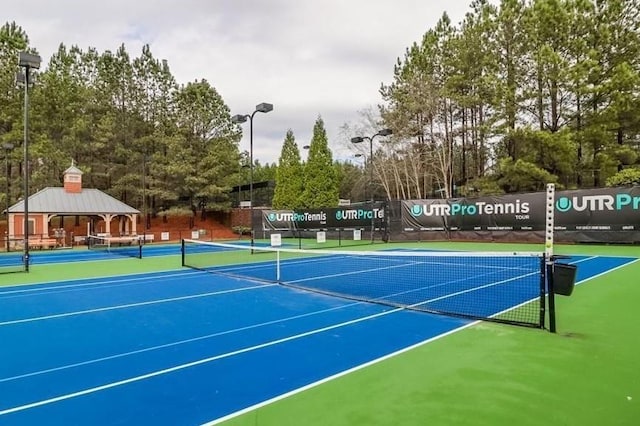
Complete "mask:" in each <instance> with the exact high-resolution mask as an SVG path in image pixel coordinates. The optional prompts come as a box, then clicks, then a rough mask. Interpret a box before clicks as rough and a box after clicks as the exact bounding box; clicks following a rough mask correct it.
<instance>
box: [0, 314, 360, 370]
mask: <svg viewBox="0 0 640 426" xmlns="http://www.w3.org/2000/svg"><path fill="white" fill-rule="evenodd" d="M363 303H364V302H355V303H348V304H346V305H341V306H335V307H333V308H327V309H321V310H319V311H313V312H307V313H304V314H299V315H293V316H289V317H285V318H279V319H276V320H271V321H266V322H263V323H259V324H252V325H248V326H245V327H239V328H235V329H232V330H225V331H220V332H217V333H211V334H206V335H204V336H198V337H192V338H190V339H184V340H179V341H176V342H171V343H166V344H164V345H157V346H151V347H148V348H144V349H138V350H135V351H130V352H123V353H119V354H116V355H110V356H105V357H101V358H95V359H90V360H88V361H82V362H77V363H74V364H67V365H62V366H60V367H54V368H48V369H46V370H39V371H33V372H30V373H24V374H20V375H18V376H10V377H5V378H0V383H3V382H10V381H13V380H18V379H24V378H27V377H33V376H38V375H42V374H47V373H53V372H56V371H62V370H67V369H70V368H75V367H81V366H85V365H90V364H96V363H99V362H103V361H109V360H112V359H118V358H123V357H127V356H130V355H137V354H141V353H145V352H152V351H156V350H159V349H166V348H170V347H173V346H179V345H183V344H187V343H193V342H197V341H201V340H207V339H212V338H214V337H220V336H224V335H228V334H233V333H239V332H243V331H247V330H251V329H256V328H260V327H266V326H270V325H274V324H279V323H283V322H287V321H292V320H298V319H301V318H306V317H310V316H314V315H320V314H325V313H327V312H332V311H337V310H340V309H345V308H349V307H352V306H356V305H361V304H363Z"/></svg>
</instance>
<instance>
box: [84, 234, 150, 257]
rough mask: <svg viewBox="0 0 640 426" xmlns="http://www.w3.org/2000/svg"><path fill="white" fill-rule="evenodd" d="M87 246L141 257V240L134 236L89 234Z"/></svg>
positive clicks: (107, 251)
mask: <svg viewBox="0 0 640 426" xmlns="http://www.w3.org/2000/svg"><path fill="white" fill-rule="evenodd" d="M87 246H88V247H89V250H94V251H101V252H106V253H112V254H117V255H121V256H127V257H135V258H138V259H142V242H141V240H140V238H138V237H136V236H127V237H102V236H97V235H90V236H89V237H88V238H87Z"/></svg>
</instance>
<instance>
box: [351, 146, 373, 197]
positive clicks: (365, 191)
mask: <svg viewBox="0 0 640 426" xmlns="http://www.w3.org/2000/svg"><path fill="white" fill-rule="evenodd" d="M354 157H356V158H362V159H363V160H364V162H363V163H362V167H363V169H364V168H365V167H367V156H366V154H362V153H358V154H356V155H354ZM368 187H369V185H365V189H364V198H365V199H366V198H367V188H368Z"/></svg>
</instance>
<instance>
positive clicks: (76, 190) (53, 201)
mask: <svg viewBox="0 0 640 426" xmlns="http://www.w3.org/2000/svg"><path fill="white" fill-rule="evenodd" d="M63 178H64V179H63V180H64V186H63V187H62V188H60V187H47V188H44V189H42V190H41V191H38V192H36V193H35V194H33V195H31V196H30V197H29V218H28V227H29V240H30V242H29V245H34V246H38V245H39V246H41V247H42V246H46V247H51V246H55V245H54V244H55V239H53V238H52V236H51V235H50V234H51V231H52V230H53V227H52V226H51V224H50V222H51V220H52V219H53V218H54V217H57V216H58V217H64V216H88V217H90V218H92V219H93V218H96V217H97V218H100V219H102V220H103V221H104V229H101V230H100V233H102V234H104V235H105V236H111V234H112V230H111V222H112V221H113V220H115V219H119V221H118V228H119V229H117V230H116V232H117V234H116V235H131V236H134V235H137V231H136V222H137V219H138V215H139V214H140V211H139V210H136V209H134V208H133V207H131V206H128V205H127V204H125V203H123V202H121V201H119V200H117V199H115V198H114V197H112V196H111V195H109V194H106V193H104V192H102V191H100V190H98V189H87V188H82V171H81V170H80V169H78V168H77V167H76V166H75V165H74V164H73V163H72V164H71V167H69V168H68V169H67V170H65V171H64V175H63ZM7 218H8V228H9V229H8V238H9V239H10V240H19V239H24V201H19V202H18V203H16V204H14V205H12V206H11V207H9V210H8V212H7ZM93 222H94V221H93V220H90V221H89V222H88V225H87V235H89V234H91V233H95V232H97V231H98V230H97V229H95V228H93ZM32 236H33V237H32ZM56 237H59V236H58V235H56ZM32 239H33V241H31V240H32Z"/></svg>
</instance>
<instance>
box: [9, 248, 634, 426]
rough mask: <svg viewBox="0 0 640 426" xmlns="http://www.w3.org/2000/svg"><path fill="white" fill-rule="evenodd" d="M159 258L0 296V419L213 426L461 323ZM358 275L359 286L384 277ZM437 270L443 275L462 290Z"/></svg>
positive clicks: (319, 264)
mask: <svg viewBox="0 0 640 426" xmlns="http://www.w3.org/2000/svg"><path fill="white" fill-rule="evenodd" d="M171 250H175V247H174V248H172V249H171ZM72 254H74V253H66V254H61V256H62V255H64V256H70V255H72ZM260 256H261V255H256V256H255V257H256V258H260ZM44 257H45V256H42V258H44ZM54 258H55V254H54V253H51V254H47V255H46V259H47V261H49V260H53V259H54ZM81 258H82V257H80V258H77V259H76V260H80V259H81ZM36 259H37V257H36ZM167 259H171V262H175V263H176V269H175V270H168V271H162V272H150V273H143V274H135V275H115V276H111V277H103V278H91V279H83V280H67V281H55V282H47V283H41V284H35V285H23V286H16V287H2V288H1V289H0V340H1V341H2V342H3V350H2V352H3V357H2V358H3V360H4V362H2V363H1V364H0V395H1V398H0V423H2V424H8V425H24V424H49V425H51V424H65V425H68V424H94V425H100V424H105V425H108V424H155V425H160V424H167V425H176V424H181V425H182V424H186V425H190V424H215V423H216V422H218V421H219V420H223V419H226V418H231V417H233V416H234V415H235V414H237V413H240V412H242V411H243V410H246V409H248V408H251V407H255V406H258V405H261V404H263V403H265V402H268V401H274V400H278V399H280V398H282V397H283V396H286V395H291V394H294V393H296V392H297V391H299V390H301V389H305V388H307V387H309V386H313V385H314V384H319V383H322V382H325V381H327V380H328V379H330V378H334V377H336V376H339V375H343V374H345V373H347V372H350V371H354V370H357V369H359V368H362V367H363V366H366V365H369V364H371V363H374V362H376V361H379V360H382V359H385V358H386V357H389V356H391V355H393V354H397V353H399V352H403V351H406V350H407V349H409V348H412V347H415V346H416V345H421V344H423V343H424V342H428V341H432V340H434V339H438V338H439V337H441V336H444V335H446V334H447V333H451V332H452V331H455V330H458V329H460V328H463V327H467V326H468V325H469V324H471V321H470V320H466V319H461V318H454V317H448V316H443V315H432V314H429V313H425V312H415V311H413V310H408V309H404V308H399V307H393V306H387V305H383V304H379V303H368V302H362V301H357V300H349V299H346V298H343V297H331V296H327V295H324V294H318V293H315V292H309V291H304V290H299V289H296V288H292V287H290V286H282V285H279V284H274V283H272V282H269V280H268V279H265V277H262V276H254V277H252V278H239V277H238V276H237V274H236V273H235V272H237V271H234V274H233V275H235V276H230V275H229V274H226V272H228V271H225V274H220V273H217V274H211V273H209V272H204V271H196V270H191V269H186V268H182V269H178V268H177V263H178V261H177V259H176V258H172V257H167ZM634 260H636V259H634V258H631V257H603V256H574V257H572V258H571V259H568V261H569V262H571V263H575V264H579V265H580V266H579V269H578V272H579V276H578V280H579V281H584V280H587V279H590V278H592V277H595V276H598V275H600V274H603V273H606V272H607V271H610V270H614V269H617V268H620V267H623V266H624V265H627V264H629V263H630V262H633V261H634ZM66 261H68V259H67V260H66ZM132 261H134V262H139V261H138V260H132ZM143 261H144V260H143ZM298 261H299V260H298ZM305 261H306V262H309V261H310V260H309V259H307V260H305ZM412 263H413V262H412ZM34 264H36V265H37V263H34ZM114 264H115V263H114ZM353 264H354V261H353V259H348V260H347V261H345V262H343V261H335V260H334V261H333V262H332V261H331V260H330V261H327V259H323V258H316V259H311V263H307V264H306V266H303V267H301V266H300V265H299V264H298V265H297V266H296V267H294V268H292V271H295V273H296V274H297V275H295V278H292V279H291V280H293V281H300V280H309V279H310V278H309V275H306V274H304V273H302V272H301V271H308V270H313V274H314V281H323V280H324V281H331V280H329V277H334V276H336V275H342V276H347V277H349V279H350V280H352V279H353V277H354V276H355V275H356V274H354V269H353ZM263 265H264V259H258V261H257V262H256V263H255V264H245V265H244V266H243V268H244V271H246V270H252V271H254V272H255V271H259V272H258V273H259V274H262V273H264V269H263V267H262V266H263ZM489 265H490V266H493V265H491V264H489ZM43 267H44V266H43ZM431 267H432V268H433V267H434V265H431ZM521 267H522V266H521V265H519V266H517V269H520V268H521ZM435 268H438V269H443V266H442V265H441V264H440V265H436V266H435ZM370 269H374V271H370ZM457 269H459V268H457ZM365 270H367V271H369V272H368V275H366V276H365V281H369V282H373V281H375V279H376V278H375V277H376V275H378V279H382V280H383V281H388V280H389V279H390V277H389V276H384V275H382V276H380V270H379V269H376V268H370V267H366V268H365ZM447 271H448V272H445V274H443V275H442V277H445V279H446V277H447V276H448V277H449V279H451V280H453V281H455V280H459V278H456V277H455V276H454V275H455V274H454V272H453V271H454V269H449V270H447ZM501 273H502V272H501ZM527 274H528V272H525V273H522V271H520V272H518V275H516V276H520V275H527ZM476 275H477V274H476V273H471V274H470V276H474V277H475V276H476ZM492 279H493V280H494V281H495V280H497V281H500V280H504V277H503V276H502V275H500V274H499V276H498V277H497V278H496V277H493V278H492ZM482 283H484V281H483V282H482ZM442 284H444V283H443V282H438V283H437V285H438V287H439V288H441V287H443V285H442ZM482 285H484V284H480V285H479V284H477V283H476V284H474V287H478V286H480V287H482ZM489 289H490V290H489V291H493V289H494V287H489ZM459 291H460V287H455V290H454V292H459ZM438 294H439V296H438V298H440V297H442V293H438ZM477 294H478V293H476V295H477ZM429 297H431V296H429ZM522 297H524V299H522ZM527 297H529V295H527V294H525V295H523V296H521V297H520V298H517V299H513V300H512V299H509V302H508V303H509V304H511V305H513V306H515V305H518V304H520V303H522V302H523V301H525V299H526V298H527ZM409 303H413V302H412V301H410V302H409ZM484 308H486V306H485V307H484ZM492 309H493V313H499V312H502V311H503V310H504V309H505V306H494V307H493V308H492ZM502 327H509V326H502ZM540 333H542V332H540Z"/></svg>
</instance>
